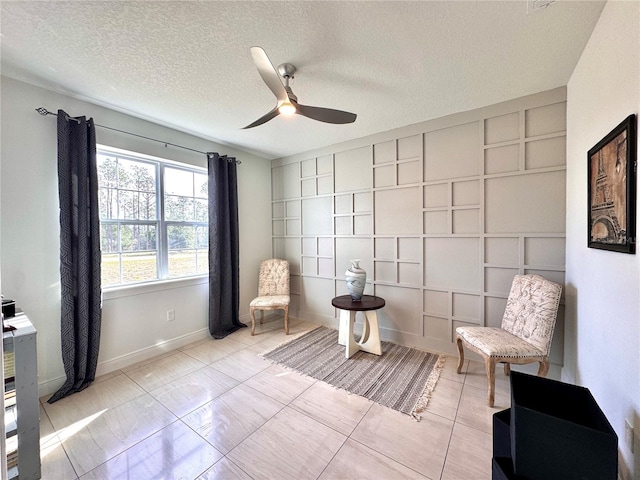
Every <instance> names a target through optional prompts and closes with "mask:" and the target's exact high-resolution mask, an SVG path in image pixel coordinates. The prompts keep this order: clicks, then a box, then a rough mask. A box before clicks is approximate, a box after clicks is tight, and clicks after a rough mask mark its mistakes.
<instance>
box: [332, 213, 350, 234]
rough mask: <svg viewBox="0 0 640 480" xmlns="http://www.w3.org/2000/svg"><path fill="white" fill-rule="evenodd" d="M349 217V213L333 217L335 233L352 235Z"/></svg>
mask: <svg viewBox="0 0 640 480" xmlns="http://www.w3.org/2000/svg"><path fill="white" fill-rule="evenodd" d="M351 219H352V217H351V215H347V216H342V217H335V219H334V222H335V231H336V235H353V231H352V227H351Z"/></svg>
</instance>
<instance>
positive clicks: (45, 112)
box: [36, 107, 51, 116]
mask: <svg viewBox="0 0 640 480" xmlns="http://www.w3.org/2000/svg"><path fill="white" fill-rule="evenodd" d="M36 112H38V113H39V114H40V115H43V116H46V115H49V114H50V113H51V112H50V111H49V110H47V109H46V108H44V107H38V108H36Z"/></svg>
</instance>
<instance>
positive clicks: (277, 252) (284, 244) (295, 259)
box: [273, 238, 300, 275]
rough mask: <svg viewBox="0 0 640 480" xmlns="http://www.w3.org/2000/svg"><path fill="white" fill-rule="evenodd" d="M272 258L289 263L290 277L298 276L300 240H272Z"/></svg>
mask: <svg viewBox="0 0 640 480" xmlns="http://www.w3.org/2000/svg"><path fill="white" fill-rule="evenodd" d="M273 256H274V258H282V259H283V260H287V261H288V262H289V272H290V273H291V275H299V274H300V239H299V238H274V239H273Z"/></svg>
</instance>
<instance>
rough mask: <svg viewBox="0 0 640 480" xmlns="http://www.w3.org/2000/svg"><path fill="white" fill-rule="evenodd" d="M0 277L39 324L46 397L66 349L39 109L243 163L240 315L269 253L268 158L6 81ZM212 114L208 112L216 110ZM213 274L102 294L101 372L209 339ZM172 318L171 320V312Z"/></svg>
mask: <svg viewBox="0 0 640 480" xmlns="http://www.w3.org/2000/svg"><path fill="white" fill-rule="evenodd" d="M1 101H2V121H1V133H2V148H1V154H2V156H1V158H2V163H1V169H2V175H1V180H2V184H1V186H2V189H1V205H2V212H1V222H0V228H1V232H2V238H1V245H2V252H1V257H0V259H1V274H2V286H3V289H4V290H3V294H4V295H5V296H6V297H8V298H13V299H15V300H16V301H17V306H18V307H19V308H22V309H23V310H24V311H25V312H26V313H27V315H28V316H29V318H30V320H31V321H32V322H33V324H34V326H35V327H36V329H37V330H38V372H39V383H40V394H41V395H44V394H48V393H51V392H53V391H55V389H57V388H58V387H59V386H60V385H62V383H63V380H64V369H63V366H62V359H61V354H60V285H59V275H60V274H59V223H58V214H59V205H58V184H57V140H56V119H55V117H42V116H40V115H38V114H37V113H36V112H35V111H34V109H35V108H36V107H40V106H43V107H45V108H47V109H49V110H51V111H57V109H58V108H62V109H63V110H65V111H66V112H67V113H68V114H70V115H72V116H79V115H86V116H87V117H93V118H94V120H95V122H96V123H97V124H100V125H106V126H110V127H114V128H118V129H121V130H125V131H129V132H133V133H136V134H140V135H145V136H148V137H151V138H156V139H160V140H163V141H167V142H171V143H175V144H179V145H185V146H188V147H191V148H195V149H197V150H201V151H217V152H219V153H221V154H227V155H230V156H235V157H237V158H238V159H239V160H241V161H242V164H241V165H239V167H238V196H239V218H240V314H241V316H244V317H247V318H248V310H249V308H248V305H249V302H250V300H251V298H253V297H254V296H255V295H256V294H257V274H258V262H259V260H261V259H263V258H268V257H269V256H270V255H271V239H270V235H271V223H270V216H271V211H270V198H271V192H270V184H269V180H268V179H269V175H270V164H269V161H268V160H265V159H262V158H259V157H256V156H254V155H251V154H248V153H245V152H242V151H238V150H234V149H232V148H229V147H227V146H224V145H218V144H215V143H213V142H210V141H207V140H204V139H201V138H197V137H194V136H191V135H187V134H184V133H181V132H178V131H175V130H172V129H169V128H166V127H162V126H159V125H155V124H152V123H150V122H146V121H143V120H140V119H137V118H134V117H131V116H128V115H124V114H122V113H119V112H115V111H113V110H109V109H106V108H102V107H99V106H96V105H92V104H90V103H87V102H84V101H81V100H78V99H74V98H70V97H68V96H65V95H61V94H58V93H55V92H52V91H49V90H45V89H42V88H38V87H34V86H32V85H29V84H26V83H23V82H19V81H16V80H13V79H10V78H7V77H2V83H1ZM213 114H216V112H212V115H213ZM96 136H97V141H98V143H99V144H104V145H108V146H112V147H117V148H122V149H127V150H131V151H135V152H140V153H145V154H148V155H154V156H158V157H163V158H168V159H171V160H176V161H182V162H185V163H189V164H192V165H198V166H201V167H206V157H205V155H201V154H198V153H193V152H189V151H186V150H182V149H176V148H172V147H169V148H166V147H165V146H164V145H163V144H160V143H156V142H151V141H148V140H144V139H139V138H136V137H132V136H129V135H124V134H121V133H117V132H111V131H109V130H106V129H101V128H97V132H96ZM207 298H208V285H207V279H202V278H201V279H200V280H195V281H194V280H189V281H182V282H180V281H178V282H169V283H167V284H165V285H164V286H162V287H160V288H157V287H156V288H148V287H142V288H130V289H126V290H124V291H121V292H118V293H105V295H104V302H103V317H102V338H101V345H100V358H99V364H98V374H102V373H107V372H108V371H111V370H114V369H117V368H120V367H122V366H125V365H128V364H131V363H134V362H135V361H138V360H141V359H144V358H148V357H151V356H153V355H156V354H157V353H160V352H162V351H164V350H166V349H170V348H175V347H176V346H179V345H181V344H184V343H188V342H190V341H192V340H194V339H197V338H201V337H204V336H206V335H208V331H207V325H208V319H207V316H208V306H207ZM168 309H175V311H176V319H175V321H173V322H171V323H167V321H166V310H168Z"/></svg>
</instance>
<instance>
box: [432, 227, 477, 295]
mask: <svg viewBox="0 0 640 480" xmlns="http://www.w3.org/2000/svg"><path fill="white" fill-rule="evenodd" d="M479 245H480V240H479V239H477V238H425V239H424V257H423V258H424V274H425V278H424V284H425V286H427V287H437V288H440V289H448V290H470V291H480V250H479Z"/></svg>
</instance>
